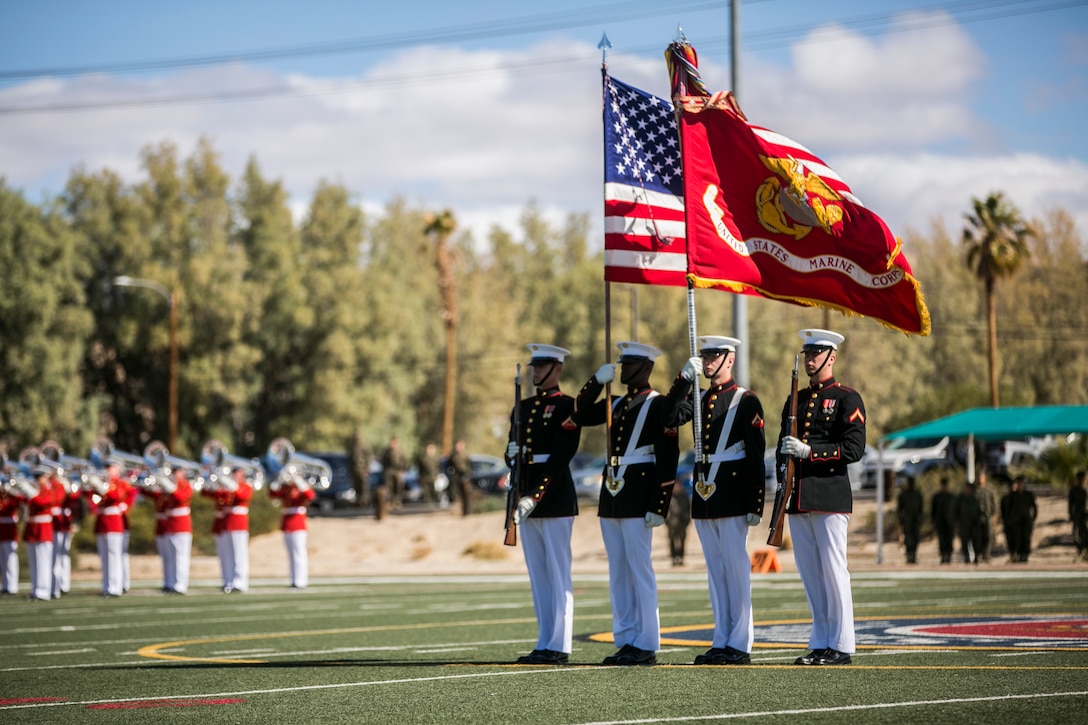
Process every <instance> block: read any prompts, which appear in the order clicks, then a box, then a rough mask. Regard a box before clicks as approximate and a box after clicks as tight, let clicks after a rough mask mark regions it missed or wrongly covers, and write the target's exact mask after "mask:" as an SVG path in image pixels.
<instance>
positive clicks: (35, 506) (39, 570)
mask: <svg viewBox="0 0 1088 725" xmlns="http://www.w3.org/2000/svg"><path fill="white" fill-rule="evenodd" d="M18 491H19V493H18V496H19V497H20V498H22V499H23V502H24V503H25V504H26V523H25V524H23V543H25V544H26V560H27V564H28V565H29V567H30V596H29V597H27V599H29V600H31V601H37V600H48V599H49V598H50V597H51V596H52V592H53V505H54V504H55V503H56V500H57V491H56V489H54V488H53V483H52V481H50V475H49V469H47V468H36V469H34V481H33V482H31V481H26V480H20V481H19V487H18Z"/></svg>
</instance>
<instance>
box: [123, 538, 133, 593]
mask: <svg viewBox="0 0 1088 725" xmlns="http://www.w3.org/2000/svg"><path fill="white" fill-rule="evenodd" d="M128 541H129V532H127V531H126V532H125V538H124V542H123V543H122V545H121V591H123V592H127V591H128V589H129V586H130V585H131V584H132V576H131V571H132V570H131V568H130V567H129V558H128Z"/></svg>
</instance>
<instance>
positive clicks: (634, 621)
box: [600, 518, 661, 652]
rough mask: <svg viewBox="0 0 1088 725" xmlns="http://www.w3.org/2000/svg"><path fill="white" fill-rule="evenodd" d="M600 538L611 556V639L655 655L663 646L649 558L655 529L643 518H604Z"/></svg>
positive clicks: (654, 583)
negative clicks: (649, 526) (647, 525)
mask: <svg viewBox="0 0 1088 725" xmlns="http://www.w3.org/2000/svg"><path fill="white" fill-rule="evenodd" d="M600 522H601V538H603V539H604V548H605V551H606V552H607V553H608V590H609V596H610V597H611V599H612V638H613V642H614V644H615V645H616V646H617V647H622V646H623V645H625V644H629V645H631V646H632V647H638V648H639V649H641V650H647V651H650V652H656V651H657V650H658V649H659V648H660V646H661V622H660V620H659V618H658V611H657V578H656V577H655V576H654V567H653V563H652V561H651V559H650V551H651V547H652V545H653V529H648V528H646V524H645V523H644V522H643V520H642V519H641V518H637V519H608V518H602V519H600Z"/></svg>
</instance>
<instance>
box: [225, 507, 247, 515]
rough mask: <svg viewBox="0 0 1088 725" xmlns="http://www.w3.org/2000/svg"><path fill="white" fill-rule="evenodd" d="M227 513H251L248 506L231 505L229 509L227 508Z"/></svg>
mask: <svg viewBox="0 0 1088 725" xmlns="http://www.w3.org/2000/svg"><path fill="white" fill-rule="evenodd" d="M227 513H231V514H248V513H249V507H248V506H231V507H230V508H229V509H227Z"/></svg>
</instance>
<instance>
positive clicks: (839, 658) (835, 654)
mask: <svg viewBox="0 0 1088 725" xmlns="http://www.w3.org/2000/svg"><path fill="white" fill-rule="evenodd" d="M812 664H814V665H848V664H850V655H849V654H847V653H846V652H839V651H838V650H833V649H825V650H824V653H823V654H822V655H821V656H820V657H818V658H817V659H816V661H815V662H813V663H812Z"/></svg>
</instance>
